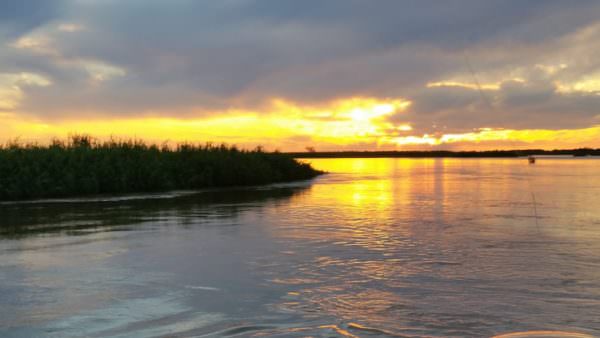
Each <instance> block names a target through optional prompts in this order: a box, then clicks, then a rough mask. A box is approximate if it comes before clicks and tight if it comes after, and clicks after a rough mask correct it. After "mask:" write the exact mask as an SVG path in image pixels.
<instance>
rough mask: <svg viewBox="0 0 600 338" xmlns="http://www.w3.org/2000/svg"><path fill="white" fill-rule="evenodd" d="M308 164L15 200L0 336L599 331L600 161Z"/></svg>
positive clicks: (0, 221)
mask: <svg viewBox="0 0 600 338" xmlns="http://www.w3.org/2000/svg"><path fill="white" fill-rule="evenodd" d="M308 161H309V162H311V163H312V164H313V165H314V166H315V167H316V168H318V169H322V170H326V171H328V172H329V173H328V174H326V175H323V176H320V177H318V178H317V179H314V180H312V181H309V182H298V183H291V184H279V185H271V186H267V187H253V188H230V189H214V190H206V191H201V192H194V193H191V192H175V193H168V194H150V195H140V196H127V197H106V198H92V199H67V200H50V201H48V200H47V201H37V202H28V203H8V204H7V203H4V204H2V205H0V337H218V336H228V337H247V336H267V337H307V336H310V337H338V336H339V337H492V336H495V335H501V334H506V333H510V332H525V331H540V330H545V331H563V332H565V333H564V334H563V336H565V337H566V336H568V335H567V334H566V332H576V333H578V335H572V336H574V337H575V336H576V337H588V336H600V160H595V159H540V160H538V161H537V163H536V164H534V165H529V164H528V163H527V161H526V159H318V160H308ZM532 334H533V333H532ZM513 336H514V337H516V336H518V337H522V336H523V337H524V336H527V334H521V335H513ZM546 336H548V337H550V336H551V335H549V334H548V335H546ZM556 336H560V335H558V334H557V335H556Z"/></svg>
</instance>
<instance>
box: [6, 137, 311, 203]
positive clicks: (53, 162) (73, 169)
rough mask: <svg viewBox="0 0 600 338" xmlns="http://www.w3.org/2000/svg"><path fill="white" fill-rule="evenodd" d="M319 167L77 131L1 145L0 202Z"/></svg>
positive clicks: (191, 184)
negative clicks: (96, 136) (106, 138)
mask: <svg viewBox="0 0 600 338" xmlns="http://www.w3.org/2000/svg"><path fill="white" fill-rule="evenodd" d="M320 173H321V172H319V171H317V170H315V169H313V168H312V167H311V166H310V165H308V164H305V163H301V162H298V161H297V160H295V159H294V158H293V157H291V156H290V155H286V154H281V153H278V152H265V151H263V150H262V149H261V148H257V149H254V150H241V149H239V148H237V147H235V146H227V145H224V144H221V145H213V144H210V143H209V144H204V145H194V144H179V145H177V146H175V147H168V146H166V145H163V146H158V145H153V144H147V143H144V142H142V141H139V140H109V141H98V140H96V139H94V138H92V137H90V136H85V135H83V136H81V135H76V136H72V137H70V138H69V139H68V140H65V141H62V140H54V141H52V142H51V143H50V144H49V145H39V144H23V143H20V142H10V143H8V144H6V145H4V146H0V200H22V199H38V198H55V197H73V196H88V195H104V194H126V193H139V192H158V191H169V190H195V189H201V188H207V187H226V186H241V185H259V184H267V183H275V182H287V181H294V180H304V179H309V178H313V177H315V176H317V175H319V174H320Z"/></svg>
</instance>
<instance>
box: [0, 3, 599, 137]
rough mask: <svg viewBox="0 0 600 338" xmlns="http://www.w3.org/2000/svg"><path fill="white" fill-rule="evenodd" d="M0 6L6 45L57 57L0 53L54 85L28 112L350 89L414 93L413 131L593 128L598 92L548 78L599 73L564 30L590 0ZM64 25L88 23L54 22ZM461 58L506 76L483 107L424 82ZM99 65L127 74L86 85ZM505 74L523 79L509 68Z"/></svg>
mask: <svg viewBox="0 0 600 338" xmlns="http://www.w3.org/2000/svg"><path fill="white" fill-rule="evenodd" d="M0 6H1V7H0V8H1V9H2V11H0V13H2V14H0V32H2V34H4V36H6V37H8V38H7V40H9V41H16V40H17V39H18V38H19V37H23V36H25V35H27V34H33V33H35V34H38V35H43V36H46V37H47V38H48V44H49V46H48V48H52V50H53V51H54V54H51V55H49V54H48V53H46V54H44V53H40V52H39V51H38V52H36V51H33V50H28V49H19V50H17V49H15V48H13V47H8V46H7V45H5V46H2V47H0V57H1V60H2V61H0V72H19V71H26V72H34V73H39V74H42V75H44V76H46V77H48V78H49V79H51V80H52V82H53V85H52V86H46V87H35V86H32V87H28V88H24V91H25V94H26V95H25V98H26V99H25V101H24V102H23V103H22V107H21V108H22V110H24V111H27V112H29V113H32V114H37V115H38V116H42V117H47V118H50V117H53V118H60V117H62V116H65V115H69V114H85V113H86V112H94V113H103V114H107V115H110V114H118V115H135V114H146V113H148V112H153V111H154V112H156V111H161V112H162V113H163V114H167V113H172V114H183V113H192V112H195V113H199V112H200V111H206V112H210V111H211V110H220V109H224V108H228V107H252V108H257V107H258V108H259V107H260V106H261V104H263V103H264V102H265V100H268V99H269V98H272V97H283V98H286V99H289V100H292V101H298V102H320V101H328V100H331V99H334V98H339V97H344V96H355V95H365V96H374V97H382V98H383V97H404V98H408V99H410V100H412V101H413V102H414V104H413V106H412V108H411V111H410V112H409V113H408V114H402V115H401V116H396V117H395V118H394V119H396V120H397V121H402V122H406V121H408V122H412V123H414V124H415V126H416V127H417V128H419V129H418V130H419V131H430V130H431V128H432V125H433V124H436V125H438V126H441V125H445V126H446V127H447V128H448V129H452V130H467V129H468V128H475V127H481V126H499V127H506V128H510V127H536V126H544V127H548V128H561V127H563V126H573V127H575V126H587V125H589V124H590V123H592V119H593V118H594V116H595V115H598V112H597V111H596V110H595V109H596V108H595V107H597V106H598V105H597V96H594V94H589V93H588V94H586V93H569V94H566V93H561V92H558V91H557V88H556V85H555V82H556V81H558V80H561V81H576V80H577V79H579V78H581V76H582V74H585V73H590V72H594V71H598V70H599V69H600V64H599V62H600V61H596V60H600V58H598V57H593V55H588V54H590V53H594V49H593V46H589V45H588V46H585V45H586V44H588V42H589V41H594V37H595V36H597V34H596V35H594V34H595V33H594V32H593V31H592V33H589V34H590V36H587V37H586V36H585V34H584V35H583V37H579V38H575V37H573V36H574V34H576V33H577V32H580V31H581V30H583V29H585V28H586V27H592V28H593V27H595V25H596V26H597V25H598V17H599V14H600V3H598V2H597V1H586V0H581V1H578V2H577V3H576V4H573V3H571V2H565V1H553V0H547V1H541V0H503V1H480V0H463V1H454V2H452V3H451V4H450V3H441V2H439V1H429V0H405V1H397V0H380V1H361V0H329V1H322V0H312V1H296V0H221V1H192V0H170V1H167V0H163V1H159V0H128V1H120V0H119V1H117V0H105V1H95V0H72V1H70V2H65V3H62V2H60V3H59V2H54V1H43V0H37V1H34V0H25V1H9V2H3V4H2V5H0ZM28 8H29V10H28ZM60 23H74V24H78V25H81V26H82V27H84V29H82V30H80V31H76V32H61V31H60V30H58V29H57V25H58V24H60ZM592 30H593V29H592ZM32 32H33V33H32ZM577 34H579V33H577ZM578 39H579V40H578ZM596 50H598V49H596ZM465 58H468V60H471V61H470V62H471V63H472V68H474V70H475V72H476V73H477V74H475V75H476V76H478V77H480V78H481V81H482V82H485V81H504V82H503V84H502V86H501V88H500V89H499V90H497V91H489V92H487V91H486V95H489V97H490V102H491V103H492V104H493V107H492V108H490V107H488V104H487V103H486V102H485V100H482V97H481V95H480V94H479V93H478V92H477V91H476V90H473V89H469V88H460V87H453V88H450V87H437V88H427V87H426V84H427V83H428V82H433V81H443V80H448V79H452V78H453V77H462V78H464V77H465V76H469V75H470V74H469V69H468V67H466V66H465ZM564 58H567V60H562V59H564ZM560 62H565V63H568V64H569V67H568V68H565V69H563V70H560V71H559V72H557V73H555V74H553V75H552V76H548V75H545V74H541V75H540V74H538V73H536V72H535V71H534V69H535V65H536V64H546V63H560ZM94 64H95V65H96V66H97V65H98V64H103V65H105V66H106V67H113V68H116V69H122V70H123V71H124V74H123V75H114V74H113V75H111V76H109V77H108V78H107V79H105V81H91V80H90V78H91V77H93V75H91V74H90V73H91V72H92V73H93V69H92V70H91V71H90V67H92V68H93V66H90V65H94ZM514 70H520V73H521V76H523V77H525V78H524V80H525V82H524V83H520V82H510V81H507V79H506V78H504V77H503V76H504V75H506V74H509V73H511V72H513V71H514ZM96 71H97V69H96ZM496 79H499V80H496Z"/></svg>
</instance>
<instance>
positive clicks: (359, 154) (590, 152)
mask: <svg viewBox="0 0 600 338" xmlns="http://www.w3.org/2000/svg"><path fill="white" fill-rule="evenodd" d="M287 154H288V155H290V156H293V157H295V158H373V157H407V158H427V157H459V158H469V157H473V158H475V157H521V156H529V155H562V156H600V149H592V148H580V149H555V150H543V149H525V150H489V151H447V150H432V151H331V152H311V151H308V152H298V153H287Z"/></svg>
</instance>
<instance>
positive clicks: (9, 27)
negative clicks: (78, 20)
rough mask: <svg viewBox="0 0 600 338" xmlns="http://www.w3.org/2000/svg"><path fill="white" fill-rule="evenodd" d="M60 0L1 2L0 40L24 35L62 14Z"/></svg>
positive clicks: (10, 0) (13, 0)
mask: <svg viewBox="0 0 600 338" xmlns="http://www.w3.org/2000/svg"><path fill="white" fill-rule="evenodd" d="M63 6H64V3H63V1H62V0H57V1H47V0H3V1H2V3H1V4H0V38H2V39H11V38H13V37H15V36H19V35H21V34H24V33H26V32H28V31H30V30H32V29H34V28H35V27H37V26H40V25H42V24H44V23H46V22H48V21H50V20H52V19H53V18H56V17H58V16H60V15H61V14H62V11H63V9H64V7H63Z"/></svg>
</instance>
